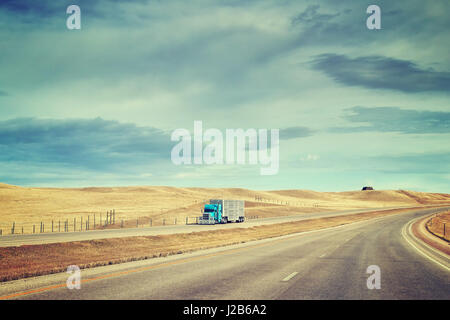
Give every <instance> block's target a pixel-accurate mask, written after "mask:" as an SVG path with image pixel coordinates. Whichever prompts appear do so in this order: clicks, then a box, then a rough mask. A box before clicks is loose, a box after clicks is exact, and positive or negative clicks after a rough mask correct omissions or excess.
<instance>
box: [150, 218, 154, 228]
mask: <svg viewBox="0 0 450 320" xmlns="http://www.w3.org/2000/svg"><path fill="white" fill-rule="evenodd" d="M151 226H153V220H152V218H150V227H151Z"/></svg>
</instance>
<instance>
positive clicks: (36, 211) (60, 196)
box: [0, 184, 450, 234]
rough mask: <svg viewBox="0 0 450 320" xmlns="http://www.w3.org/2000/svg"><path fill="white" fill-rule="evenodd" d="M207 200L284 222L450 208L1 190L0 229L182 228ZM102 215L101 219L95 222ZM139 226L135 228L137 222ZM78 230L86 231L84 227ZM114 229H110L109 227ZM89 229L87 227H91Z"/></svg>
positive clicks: (316, 195) (438, 199) (256, 195)
mask: <svg viewBox="0 0 450 320" xmlns="http://www.w3.org/2000/svg"><path fill="white" fill-rule="evenodd" d="M212 198H224V199H242V200H245V201H246V204H245V207H246V208H245V210H246V216H247V217H249V216H259V217H270V216H283V215H295V214H302V213H307V212H320V211H330V210H345V209H358V208H376V207H394V206H415V205H422V204H433V205H434V204H445V203H450V195H449V194H439V193H422V192H412V191H403V190H398V191H397V190H396V191H393V190H387V191H376V190H375V191H348V192H316V191H308V190H278V191H276V190H275V191H256V190H248V189H240V188H176V187H165V186H139V187H96V188H25V187H18V186H11V185H6V184H0V229H3V233H4V234H6V233H9V231H10V229H11V226H12V223H13V222H15V224H16V225H15V227H16V232H17V233H20V232H21V231H22V230H21V229H22V227H23V228H24V233H30V232H32V226H33V225H35V228H36V232H39V224H40V222H41V221H43V222H45V231H48V230H49V229H50V225H51V221H52V220H53V221H54V224H55V229H56V228H57V227H56V225H57V224H58V222H59V223H62V222H63V221H65V220H68V221H69V223H71V224H72V222H73V219H74V218H75V219H76V224H77V229H78V228H79V225H78V224H79V223H80V220H81V219H83V220H82V221H83V223H85V221H86V220H87V218H88V216H89V220H90V224H91V226H92V224H93V220H94V214H95V219H96V224H97V225H99V224H100V219H102V222H103V221H104V220H105V217H106V212H107V211H109V210H113V209H114V210H115V213H116V227H117V224H119V223H120V221H121V220H122V219H123V220H124V221H125V226H127V222H126V221H128V226H130V225H135V224H136V222H135V221H136V219H140V221H142V223H146V224H147V223H148V222H149V219H150V218H151V219H152V223H153V225H158V224H161V222H162V220H163V219H165V221H166V224H174V221H175V219H177V221H178V222H177V223H185V221H186V217H190V219H191V220H189V221H190V222H192V221H193V220H192V219H195V217H196V216H199V215H200V214H201V208H202V207H203V204H204V203H205V201H208V199H212ZM100 215H101V217H100ZM139 223H140V222H139ZM83 227H85V226H84V225H83ZM110 227H113V226H110ZM91 228H92V227H91Z"/></svg>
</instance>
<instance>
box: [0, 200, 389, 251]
mask: <svg viewBox="0 0 450 320" xmlns="http://www.w3.org/2000/svg"><path fill="white" fill-rule="evenodd" d="M387 209H395V208H386V207H383V208H372V209H358V210H345V211H330V212H313V213H302V214H298V215H293V216H281V217H272V218H263V219H250V220H247V221H246V222H244V223H229V224H226V225H222V224H218V225H195V224H190V225H167V226H156V227H140V228H125V229H106V230H92V231H82V232H55V233H36V234H23V235H22V234H13V235H3V236H0V247H11V246H20V245H33V244H45V243H58V242H70V241H83V240H95V239H107V238H120V237H132V236H154V235H161V234H174V233H189V232H195V231H206V230H217V229H222V228H236V227H238V228H248V227H253V226H259V225H265V224H273V223H282V222H292V221H299V220H306V219H311V218H324V217H332V216H339V215H347V214H357V213H361V212H370V211H377V210H387Z"/></svg>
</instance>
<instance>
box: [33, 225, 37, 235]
mask: <svg viewBox="0 0 450 320" xmlns="http://www.w3.org/2000/svg"><path fill="white" fill-rule="evenodd" d="M35 227H36V226H35V225H34V224H33V233H34V232H35V231H36V230H35V229H36V228H35Z"/></svg>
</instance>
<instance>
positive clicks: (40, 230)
mask: <svg viewBox="0 0 450 320" xmlns="http://www.w3.org/2000/svg"><path fill="white" fill-rule="evenodd" d="M39 233H42V221H41V228H40V229H39Z"/></svg>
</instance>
